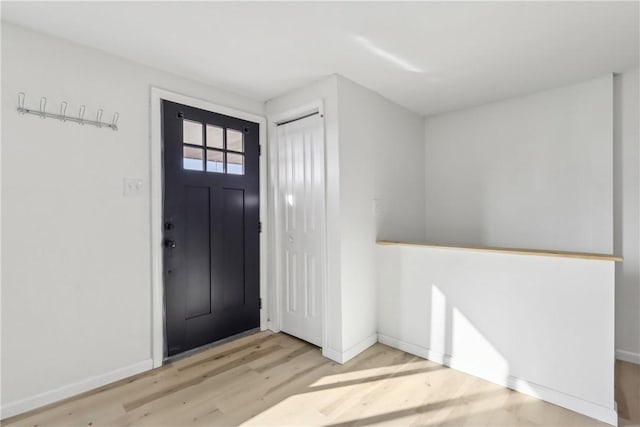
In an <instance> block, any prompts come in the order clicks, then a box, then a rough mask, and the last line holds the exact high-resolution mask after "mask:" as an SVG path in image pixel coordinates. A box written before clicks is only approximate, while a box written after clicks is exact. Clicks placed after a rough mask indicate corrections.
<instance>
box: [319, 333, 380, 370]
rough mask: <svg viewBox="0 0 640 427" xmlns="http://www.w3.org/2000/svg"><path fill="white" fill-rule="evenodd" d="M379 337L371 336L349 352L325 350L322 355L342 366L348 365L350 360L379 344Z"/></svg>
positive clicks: (376, 335)
mask: <svg viewBox="0 0 640 427" xmlns="http://www.w3.org/2000/svg"><path fill="white" fill-rule="evenodd" d="M378 336H379V335H378V334H371V335H370V336H368V337H367V338H365V339H363V340H362V341H360V342H359V343H357V344H356V345H354V346H353V347H351V348H349V349H348V350H347V351H343V352H342V353H341V352H339V351H336V350H333V349H331V348H323V349H322V355H323V356H324V357H326V358H329V359H331V360H333V361H334V362H338V363H340V364H344V363H347V362H348V361H349V360H351V359H353V358H354V357H356V356H357V355H359V354H360V353H362V352H363V351H365V350H366V349H368V348H369V347H371V346H372V345H374V344H375V343H377V342H378Z"/></svg>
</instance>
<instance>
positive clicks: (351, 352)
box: [266, 76, 424, 362]
mask: <svg viewBox="0 0 640 427" xmlns="http://www.w3.org/2000/svg"><path fill="white" fill-rule="evenodd" d="M317 100H323V101H324V107H325V117H324V119H325V127H326V165H327V174H326V176H327V184H326V185H327V234H328V247H327V254H328V276H329V280H328V286H329V290H328V294H329V295H328V297H327V306H328V319H327V321H328V324H327V331H326V333H327V340H328V341H327V346H326V348H323V351H324V353H325V355H327V356H328V357H331V358H333V359H334V360H337V361H340V362H345V361H347V360H348V359H350V358H351V357H353V356H355V355H356V354H358V353H359V352H360V351H362V350H364V349H366V348H367V347H368V346H369V345H371V344H373V343H374V342H375V340H376V291H375V252H374V243H375V241H376V232H377V233H378V236H384V237H385V238H389V239H396V240H422V239H423V238H424V221H423V220H422V218H424V168H423V165H422V159H423V150H424V145H423V137H424V119H423V118H421V117H420V116H418V115H416V114H414V113H412V112H410V111H407V110H405V109H404V108H402V107H400V106H398V105H396V104H394V103H392V102H390V101H388V100H386V99H385V98H383V97H382V96H380V95H378V94H376V93H374V92H372V91H370V90H368V89H366V88H364V87H362V86H360V85H358V84H356V83H354V82H352V81H350V80H348V79H346V78H344V77H342V76H331V77H328V78H326V79H323V80H322V81H320V82H318V83H316V84H313V85H311V86H308V87H304V88H301V89H299V90H296V91H293V92H291V93H288V94H285V95H283V96H280V97H277V98H275V99H273V100H270V101H268V102H267V106H266V109H267V115H268V116H269V117H274V116H276V115H278V114H281V113H283V112H285V111H287V110H292V109H295V108H299V107H302V106H304V105H306V104H309V103H312V102H314V101H317ZM374 199H377V200H379V201H380V215H379V216H378V218H376V215H375V214H374V208H373V205H374V203H373V201H374Z"/></svg>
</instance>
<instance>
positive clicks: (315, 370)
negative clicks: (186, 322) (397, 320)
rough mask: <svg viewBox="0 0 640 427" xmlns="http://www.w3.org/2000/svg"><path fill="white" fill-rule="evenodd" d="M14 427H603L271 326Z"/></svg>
mask: <svg viewBox="0 0 640 427" xmlns="http://www.w3.org/2000/svg"><path fill="white" fill-rule="evenodd" d="M616 400H617V401H618V405H619V408H620V414H621V416H625V417H629V419H625V418H621V423H620V425H624V426H629V425H636V426H637V425H640V420H637V421H634V418H636V417H637V418H640V408H639V406H640V366H637V365H633V364H626V363H623V362H618V363H617V365H616ZM1 424H2V425H7V426H38V427H46V426H89V425H90V426H93V427H99V426H100V427H102V426H105V427H107V426H108V427H111V426H154V427H161V426H167V427H169V426H171V427H175V426H232V425H243V424H245V425H260V426H271V425H273V426H287V425H289V426H315V425H318V426H320V425H322V426H342V425H349V426H365V425H366V426H368V425H392V426H398V425H414V426H456V427H463V426H527V427H528V426H549V425H553V426H567V427H569V426H585V427H587V426H594V427H595V426H603V425H604V424H603V423H600V422H598V421H596V420H593V419H590V418H588V417H585V416H582V415H580V414H577V413H575V412H571V411H568V410H566V409H563V408H560V407H558V406H555V405H552V404H549V403H547V402H543V401H540V400H538V399H535V398H533V397H529V396H525V395H523V394H520V393H517V392H514V391H512V390H508V389H506V388H504V387H500V386H497V385H495V384H492V383H489V382H486V381H483V380H481V379H479V378H476V377H473V376H470V375H467V374H464V373H462V372H459V371H455V370H452V369H449V368H446V367H443V366H441V365H438V364H435V363H433V362H430V361H428V360H424V359H421V358H419V357H416V356H413V355H410V354H407V353H405V352H402V351H399V350H396V349H393V348H390V347H387V346H385V345H382V344H375V345H373V346H372V347H370V348H369V349H367V350H366V351H365V352H363V353H361V354H359V355H358V356H357V357H355V358H354V359H352V360H351V361H349V362H348V363H346V364H344V365H340V364H337V363H335V362H332V361H331V360H329V359H326V358H324V357H322V354H321V351H320V349H318V348H317V347H315V346H313V345H311V344H308V343H305V342H304V341H301V340H298V339H296V338H294V337H291V336H288V335H285V334H274V333H271V332H261V333H257V334H254V335H252V336H247V337H242V338H240V339H238V340H236V341H234V342H229V343H225V344H222V345H220V346H217V347H214V348H210V349H207V350H204V351H202V352H200V353H197V354H193V355H190V356H188V357H185V358H183V359H179V360H174V361H173V362H171V363H169V364H166V365H165V366H163V367H162V368H159V369H156V370H153V371H150V372H147V373H144V374H141V375H137V376H135V377H132V378H130V379H127V380H123V381H119V382H117V383H114V384H112V385H109V386H105V387H102V388H100V389H97V390H94V391H92V392H89V393H85V394H83V395H80V396H78V397H76V398H73V399H68V400H66V401H63V402H60V403H58V404H55V405H50V406H48V407H45V408H42V409H40V410H37V411H32V412H30V413H27V414H23V415H19V416H17V417H13V418H9V419H6V420H3V421H2V423H1Z"/></svg>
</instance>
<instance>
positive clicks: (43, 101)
mask: <svg viewBox="0 0 640 427" xmlns="http://www.w3.org/2000/svg"><path fill="white" fill-rule="evenodd" d="M25 99H26V95H25V93H24V92H18V113H20V114H22V115H24V114H32V115H34V116H38V117H40V118H41V119H46V118H47V117H48V118H52V119H59V120H60V121H62V122H74V123H79V124H81V125H85V124H88V125H92V126H96V127H99V128H103V127H106V128H111V129H113V130H118V118H119V117H120V114H119V113H115V114H114V115H113V120H112V121H111V123H103V122H102V116H103V115H104V110H103V109H102V108H100V109H99V110H98V112H97V114H96V120H87V119H85V118H84V115H85V112H86V106H85V105H84V104H83V105H81V106H80V109H79V110H78V117H73V116H72V115H67V109H68V107H69V103H68V102H67V101H62V102H61V103H60V114H55V113H47V98H46V97H44V96H43V97H42V98H40V108H39V109H31V108H27V107H25V105H24V104H25Z"/></svg>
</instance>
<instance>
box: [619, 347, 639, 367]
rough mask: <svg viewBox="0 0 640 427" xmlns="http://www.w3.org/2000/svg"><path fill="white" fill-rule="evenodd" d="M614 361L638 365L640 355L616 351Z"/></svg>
mask: <svg viewBox="0 0 640 427" xmlns="http://www.w3.org/2000/svg"><path fill="white" fill-rule="evenodd" d="M616 359H618V360H622V361H623V362H629V363H635V364H636V365H640V353H634V352H632V351H626V350H616Z"/></svg>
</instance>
